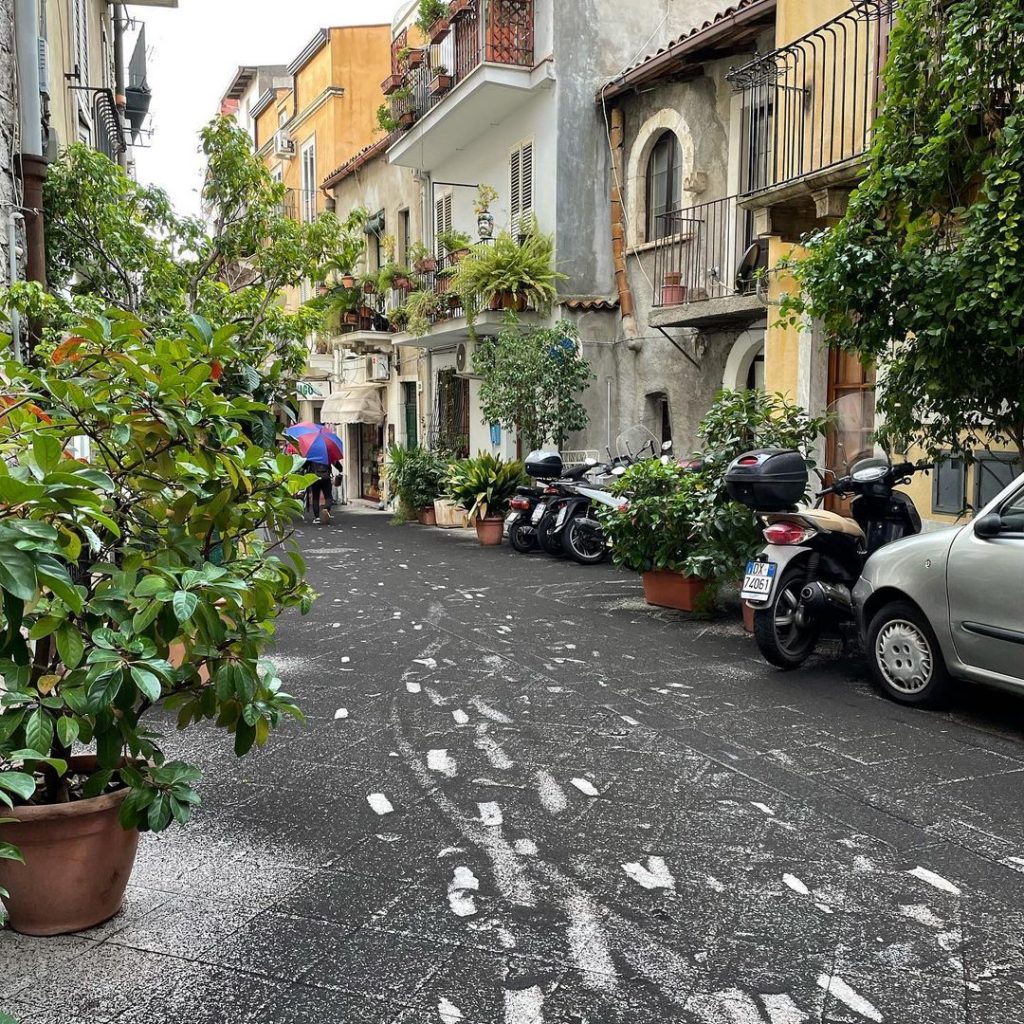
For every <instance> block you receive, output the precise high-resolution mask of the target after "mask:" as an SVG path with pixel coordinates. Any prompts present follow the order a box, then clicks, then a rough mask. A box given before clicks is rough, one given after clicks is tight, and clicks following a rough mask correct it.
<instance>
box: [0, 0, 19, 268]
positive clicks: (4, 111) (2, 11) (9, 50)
mask: <svg viewBox="0 0 1024 1024" xmlns="http://www.w3.org/2000/svg"><path fill="white" fill-rule="evenodd" d="M17 120H18V108H17V105H16V103H15V82H14V0H0V285H6V284H8V283H9V276H10V275H9V274H8V271H7V268H8V265H9V256H8V251H7V238H8V234H7V225H8V222H9V221H8V218H9V217H10V215H11V207H12V206H13V205H14V203H15V198H16V197H15V187H14V139H15V131H16V125H17Z"/></svg>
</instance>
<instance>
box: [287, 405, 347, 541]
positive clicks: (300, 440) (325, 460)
mask: <svg viewBox="0 0 1024 1024" xmlns="http://www.w3.org/2000/svg"><path fill="white" fill-rule="evenodd" d="M285 434H286V435H287V436H288V437H290V438H291V439H292V440H293V441H294V442H295V444H296V446H297V448H298V450H299V454H300V455H302V456H303V458H305V460H306V463H305V465H304V466H303V467H302V471H303V473H312V474H313V475H314V476H315V477H316V480H314V481H313V483H311V484H310V485H309V488H308V489H307V491H306V497H307V501H308V503H309V504H310V505H311V507H312V512H313V521H314V522H317V523H320V524H322V525H325V526H326V525H327V524H328V523H329V522H330V521H331V471H332V469H336V470H338V472H341V470H342V459H343V458H344V451H345V446H344V445H343V444H342V441H341V438H340V437H338V436H337V434H332V433H331V432H330V431H329V430H328V429H327V428H326V427H324V426H321V425H320V424H318V423H296V424H295V426H293V427H288V429H287V430H285Z"/></svg>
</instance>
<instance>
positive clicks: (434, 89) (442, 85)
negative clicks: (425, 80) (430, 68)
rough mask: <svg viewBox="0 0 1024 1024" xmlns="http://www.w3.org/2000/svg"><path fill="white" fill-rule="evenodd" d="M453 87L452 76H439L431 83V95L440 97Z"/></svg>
mask: <svg viewBox="0 0 1024 1024" xmlns="http://www.w3.org/2000/svg"><path fill="white" fill-rule="evenodd" d="M451 87H452V76H451V75H437V76H436V77H435V78H434V80H433V81H432V82H431V83H430V95H431V96H440V95H442V94H443V93H446V92H448V90H449V89H450V88H451Z"/></svg>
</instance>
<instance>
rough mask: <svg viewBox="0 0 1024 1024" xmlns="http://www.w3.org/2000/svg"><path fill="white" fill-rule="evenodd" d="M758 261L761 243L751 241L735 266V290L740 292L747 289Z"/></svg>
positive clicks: (759, 259) (759, 260)
mask: <svg viewBox="0 0 1024 1024" xmlns="http://www.w3.org/2000/svg"><path fill="white" fill-rule="evenodd" d="M760 262H761V243H760V242H752V243H751V244H750V245H749V246H747V251H746V252H745V253H744V254H743V258H742V259H741V260H740V263H739V266H738V267H737V268H736V291H738V292H742V291H745V290H746V289H747V287H748V286H749V285H750V283H751V281H753V280H754V274H755V273H756V271H757V268H758V265H759V264H760Z"/></svg>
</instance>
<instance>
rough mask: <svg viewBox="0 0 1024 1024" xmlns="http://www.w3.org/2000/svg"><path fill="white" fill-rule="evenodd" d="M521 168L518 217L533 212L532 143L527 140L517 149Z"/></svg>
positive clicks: (523, 216)
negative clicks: (520, 193)
mask: <svg viewBox="0 0 1024 1024" xmlns="http://www.w3.org/2000/svg"><path fill="white" fill-rule="evenodd" d="M519 153H520V161H521V164H522V168H521V170H520V181H521V189H522V195H521V203H520V210H519V218H520V221H522V219H523V218H525V217H527V216H529V215H530V214H531V213H532V212H533V143H532V142H527V143H526V145H525V146H523V148H522V149H521V150H520V151H519Z"/></svg>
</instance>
